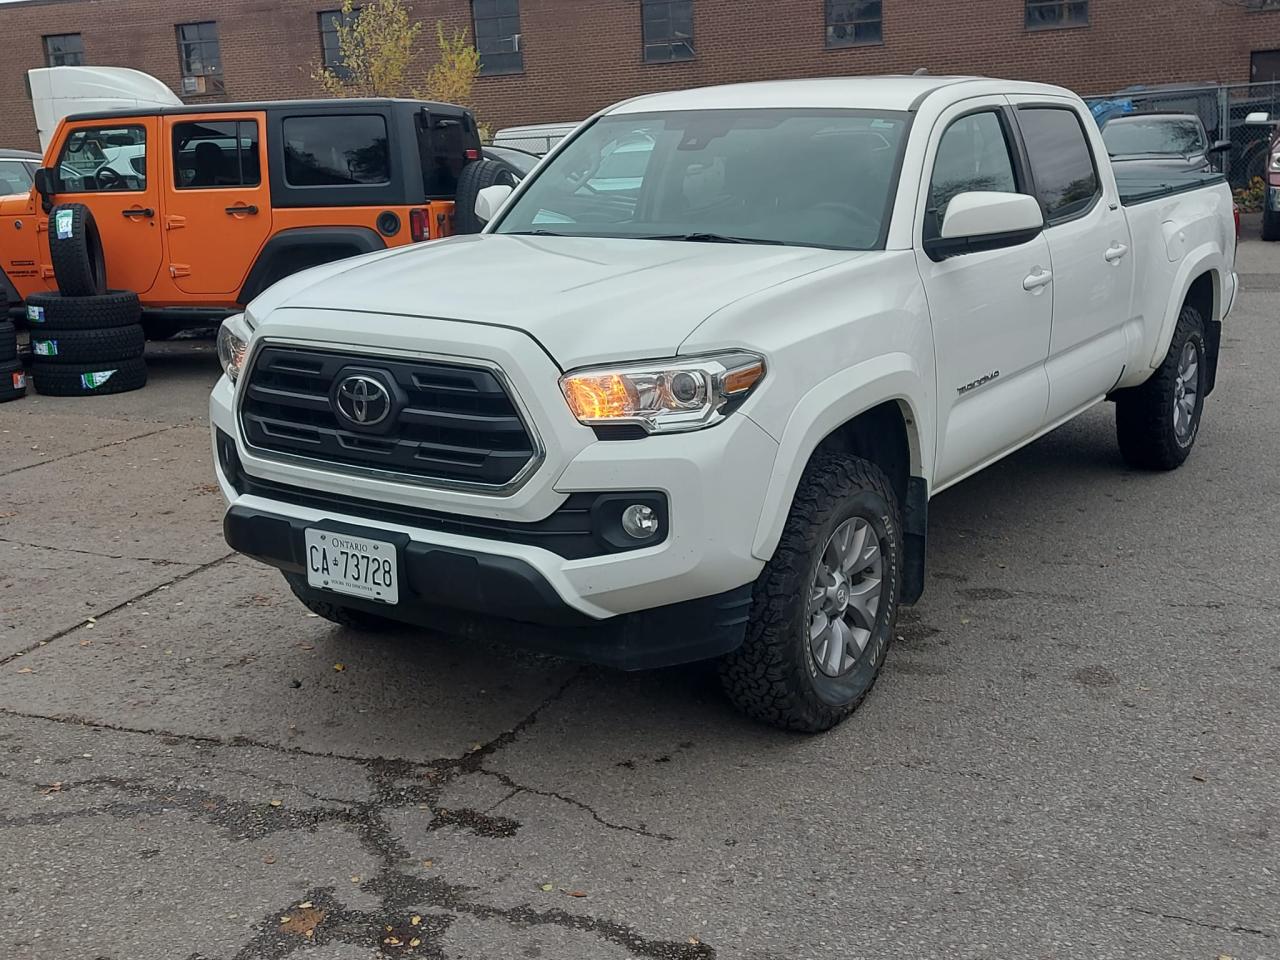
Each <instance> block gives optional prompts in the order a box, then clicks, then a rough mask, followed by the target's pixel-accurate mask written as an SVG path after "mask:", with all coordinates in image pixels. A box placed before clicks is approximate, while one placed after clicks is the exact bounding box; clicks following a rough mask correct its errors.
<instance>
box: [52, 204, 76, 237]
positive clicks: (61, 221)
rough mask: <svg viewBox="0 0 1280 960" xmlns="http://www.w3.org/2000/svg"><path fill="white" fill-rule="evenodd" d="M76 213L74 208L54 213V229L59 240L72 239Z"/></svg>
mask: <svg viewBox="0 0 1280 960" xmlns="http://www.w3.org/2000/svg"><path fill="white" fill-rule="evenodd" d="M75 215H76V213H75V211H74V210H59V211H58V212H57V213H55V214H54V215H53V224H54V231H55V232H56V233H57V236H58V239H59V240H70V239H71V227H72V221H73V220H74V218H75Z"/></svg>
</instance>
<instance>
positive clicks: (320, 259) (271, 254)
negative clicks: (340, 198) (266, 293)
mask: <svg viewBox="0 0 1280 960" xmlns="http://www.w3.org/2000/svg"><path fill="white" fill-rule="evenodd" d="M386 246H387V244H386V241H385V240H383V239H382V237H381V236H379V235H378V232H377V231H376V230H373V229H371V228H370V227H352V226H345V227H338V226H332V227H293V228H290V229H288V230H280V231H278V232H277V233H275V234H273V235H272V237H271V239H270V240H268V241H267V242H266V243H265V244H263V246H262V249H261V250H259V251H258V256H257V258H256V259H255V260H254V261H253V266H252V267H251V268H250V269H249V274H248V276H246V277H245V280H244V285H243V286H241V288H240V294H239V296H237V297H236V302H237V303H240V304H246V303H248V302H249V301H251V300H252V299H254V297H256V296H257V295H258V294H260V293H262V291H263V290H266V289H267V288H268V287H270V286H271V285H272V284H274V283H275V282H276V281H278V280H283V279H284V278H285V277H288V276H291V275H292V274H295V273H300V272H301V271H303V270H306V269H307V268H309V267H318V266H320V265H321V264H325V263H332V262H333V261H335V260H345V259H346V258H347V257H355V256H359V255H360V254H362V253H373V252H374V251H376V250H385V249H386Z"/></svg>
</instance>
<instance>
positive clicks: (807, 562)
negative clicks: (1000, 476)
mask: <svg viewBox="0 0 1280 960" xmlns="http://www.w3.org/2000/svg"><path fill="white" fill-rule="evenodd" d="M901 585H902V527H901V519H900V516H899V512H898V503H897V498H896V497H895V496H894V492H893V487H892V485H891V484H890V482H889V479H888V477H886V476H885V474H884V472H883V471H882V470H881V469H880V468H879V467H877V466H876V465H875V464H873V463H871V462H869V461H867V460H863V459H861V458H858V457H853V456H847V455H841V454H820V455H818V456H816V457H815V458H814V459H813V461H812V462H811V463H810V464H809V466H808V467H807V468H806V470H805V474H804V477H803V478H802V479H801V481H800V486H799V489H798V490H797V491H796V497H795V501H794V503H793V504H792V506H791V513H790V515H789V516H788V518H787V522H786V526H785V527H784V529H783V533H782V539H781V541H780V543H779V545H778V549H777V551H776V552H775V553H774V556H773V559H771V560H770V561H769V563H768V564H767V565H766V566H765V568H764V570H763V571H762V572H761V574H760V577H759V578H758V579H757V580H756V584H755V588H754V591H753V598H752V608H751V620H750V623H749V625H748V627H747V638H746V640H745V641H744V643H743V645H742V646H741V647H740V648H738V649H737V650H735V651H734V652H733V653H731V654H729V655H727V656H726V657H724V658H723V660H722V661H721V664H720V679H721V682H722V684H723V686H724V689H725V692H726V693H727V694H728V696H729V699H730V700H732V701H733V703H734V704H735V705H736V706H737V707H738V708H739V709H740V710H742V711H743V712H744V713H746V714H747V715H749V716H751V717H754V718H755V719H757V720H762V721H764V722H765V723H769V724H772V725H773V726H777V727H782V728H785V729H788V730H800V731H804V732H807V733H816V732H818V731H822V730H827V729H830V728H831V727H833V726H835V725H836V724H837V723H839V722H840V721H841V720H843V719H844V718H845V717H847V716H848V715H849V714H850V713H852V712H853V711H854V710H855V709H857V707H858V705H859V704H861V703H862V701H863V699H864V698H865V697H866V695H867V694H868V693H869V692H870V690H871V687H872V685H873V684H874V683H875V681H876V677H877V676H878V675H879V673H880V667H881V666H882V665H883V664H884V659H885V655H886V653H887V652H888V649H889V642H890V640H891V639H892V637H893V629H894V623H895V622H896V620H897V615H898V595H899V592H900V590H901Z"/></svg>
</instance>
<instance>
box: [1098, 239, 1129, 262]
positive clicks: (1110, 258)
mask: <svg viewBox="0 0 1280 960" xmlns="http://www.w3.org/2000/svg"><path fill="white" fill-rule="evenodd" d="M1128 252H1129V248H1128V247H1127V246H1125V245H1124V244H1123V243H1117V244H1116V245H1115V246H1114V247H1107V252H1106V253H1104V254H1103V255H1102V256H1103V257H1105V258H1106V261H1107V263H1119V262H1120V261H1121V260H1122V259H1123V258H1124V255H1125V254H1126V253H1128Z"/></svg>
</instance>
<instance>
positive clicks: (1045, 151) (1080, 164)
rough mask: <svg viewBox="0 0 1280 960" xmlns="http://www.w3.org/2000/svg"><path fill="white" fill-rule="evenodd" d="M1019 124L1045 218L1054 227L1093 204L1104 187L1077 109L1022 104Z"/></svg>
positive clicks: (1019, 111)
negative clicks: (1099, 181) (1101, 185)
mask: <svg viewBox="0 0 1280 960" xmlns="http://www.w3.org/2000/svg"><path fill="white" fill-rule="evenodd" d="M1018 126H1020V127H1021V128H1022V139H1023V140H1024V141H1025V142H1026V144H1027V156H1028V157H1029V158H1030V160H1031V173H1032V176H1034V177H1035V181H1036V194H1037V196H1038V197H1039V199H1040V205H1041V206H1043V207H1044V218H1045V221H1046V222H1047V223H1048V224H1049V225H1050V226H1052V225H1053V223H1054V221H1057V220H1067V219H1070V218H1071V217H1074V216H1076V215H1077V214H1081V213H1084V211H1086V210H1088V209H1089V208H1090V207H1092V206H1093V202H1094V200H1096V199H1097V197H1098V196H1099V195H1100V194H1101V193H1102V188H1101V187H1100V186H1099V183H1098V170H1097V168H1096V167H1095V166H1094V164H1093V153H1092V152H1090V150H1089V141H1088V140H1087V139H1086V138H1085V134H1084V127H1082V126H1081V125H1080V118H1079V117H1078V116H1077V115H1076V112H1075V111H1074V110H1069V109H1066V108H1064V107H1022V108H1021V109H1019V110H1018Z"/></svg>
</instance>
